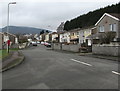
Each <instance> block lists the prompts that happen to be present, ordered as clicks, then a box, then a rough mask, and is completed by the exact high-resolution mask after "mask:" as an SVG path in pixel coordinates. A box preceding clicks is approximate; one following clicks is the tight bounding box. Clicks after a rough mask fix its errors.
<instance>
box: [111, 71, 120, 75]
mask: <svg viewBox="0 0 120 91" xmlns="http://www.w3.org/2000/svg"><path fill="white" fill-rule="evenodd" d="M112 73H114V74H116V75H120V73H118V72H116V71H112Z"/></svg>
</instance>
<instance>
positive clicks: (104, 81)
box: [2, 45, 119, 89]
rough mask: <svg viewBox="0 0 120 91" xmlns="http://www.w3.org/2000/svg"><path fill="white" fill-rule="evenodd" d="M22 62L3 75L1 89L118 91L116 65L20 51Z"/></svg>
mask: <svg viewBox="0 0 120 91" xmlns="http://www.w3.org/2000/svg"><path fill="white" fill-rule="evenodd" d="M22 52H23V54H24V55H25V61H24V62H23V63H22V64H21V65H19V66H17V67H15V68H13V69H11V70H8V71H6V72H4V73H3V74H2V76H3V77H2V78H3V89H118V75H119V74H117V73H116V72H117V70H118V63H117V62H115V61H111V60H106V59H98V58H92V57H85V56H78V55H77V54H74V53H65V52H58V51H53V50H50V49H47V48H46V47H45V46H43V45H39V46H37V47H31V48H28V49H25V50H22Z"/></svg>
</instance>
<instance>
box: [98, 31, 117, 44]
mask: <svg viewBox="0 0 120 91" xmlns="http://www.w3.org/2000/svg"><path fill="white" fill-rule="evenodd" d="M115 36H116V32H105V33H103V34H101V36H100V44H110V42H111V41H113V39H114V38H115Z"/></svg>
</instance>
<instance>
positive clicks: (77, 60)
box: [70, 59, 92, 66]
mask: <svg viewBox="0 0 120 91" xmlns="http://www.w3.org/2000/svg"><path fill="white" fill-rule="evenodd" d="M70 60H72V61H75V62H78V63H81V64H84V65H87V66H92V65H91V64H88V63H85V62H81V61H78V60H75V59H70Z"/></svg>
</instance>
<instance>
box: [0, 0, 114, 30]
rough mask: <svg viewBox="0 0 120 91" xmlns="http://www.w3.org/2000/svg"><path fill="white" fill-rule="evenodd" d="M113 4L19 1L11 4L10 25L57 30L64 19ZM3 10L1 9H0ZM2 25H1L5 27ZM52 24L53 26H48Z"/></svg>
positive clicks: (5, 13) (4, 7) (3, 11)
mask: <svg viewBox="0 0 120 91" xmlns="http://www.w3.org/2000/svg"><path fill="white" fill-rule="evenodd" d="M109 4H112V3H110V2H105V3H103V2H101V3H97V2H94V3H91V2H88V3H86V2H61V3H60V2H46V3H45V2H18V3H17V4H16V5H11V6H10V25H17V26H33V27H38V28H50V29H52V30H55V29H56V28H57V26H58V25H59V24H60V22H62V21H66V20H70V19H72V18H75V17H77V16H79V15H81V14H84V13H87V12H89V11H91V10H95V9H97V8H100V7H104V6H107V5H109ZM0 11H1V10H0ZM1 17H2V25H3V26H5V25H6V17H7V3H4V4H3V5H2V14H1V15H0V21H1ZM3 26H0V27H3ZM48 26H51V27H48Z"/></svg>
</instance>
